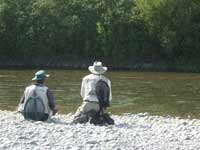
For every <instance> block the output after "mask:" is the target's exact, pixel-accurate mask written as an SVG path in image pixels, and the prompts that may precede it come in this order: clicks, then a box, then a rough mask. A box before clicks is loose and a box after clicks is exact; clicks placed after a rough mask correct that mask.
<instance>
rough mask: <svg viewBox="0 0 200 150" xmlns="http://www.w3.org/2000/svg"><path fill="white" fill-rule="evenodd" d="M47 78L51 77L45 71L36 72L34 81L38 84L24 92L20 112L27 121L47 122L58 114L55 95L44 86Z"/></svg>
mask: <svg viewBox="0 0 200 150" xmlns="http://www.w3.org/2000/svg"><path fill="white" fill-rule="evenodd" d="M47 77H49V75H47V74H46V73H45V71H44V70H40V71H38V72H36V73H35V77H34V78H33V79H32V80H34V81H36V83H35V84H34V85H30V86H28V87H26V89H25V91H24V94H23V96H22V98H21V100H20V104H19V106H20V107H19V108H18V110H19V111H20V112H22V114H23V116H24V118H25V119H27V120H35V121H45V120H47V119H48V118H49V117H50V116H51V115H55V114H56V112H57V109H56V106H55V102H54V97H53V94H52V92H51V91H50V89H49V88H48V87H46V86H45V85H44V81H45V79H46V78H47Z"/></svg>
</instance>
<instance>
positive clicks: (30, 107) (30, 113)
mask: <svg viewBox="0 0 200 150" xmlns="http://www.w3.org/2000/svg"><path fill="white" fill-rule="evenodd" d="M23 115H24V118H25V119H26V120H35V121H45V120H47V119H48V117H49V115H48V114H46V113H45V106H44V103H43V101H42V99H41V98H40V97H38V96H36V94H35V91H34V95H33V96H31V97H29V98H28V100H27V101H26V104H25V106H24V111H23Z"/></svg>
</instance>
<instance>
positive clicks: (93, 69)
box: [88, 66, 108, 74]
mask: <svg viewBox="0 0 200 150" xmlns="http://www.w3.org/2000/svg"><path fill="white" fill-rule="evenodd" d="M107 69H108V68H107V67H99V68H98V70H96V69H95V68H94V66H89V67H88V70H89V71H90V72H91V73H93V74H103V73H105V72H106V71H107Z"/></svg>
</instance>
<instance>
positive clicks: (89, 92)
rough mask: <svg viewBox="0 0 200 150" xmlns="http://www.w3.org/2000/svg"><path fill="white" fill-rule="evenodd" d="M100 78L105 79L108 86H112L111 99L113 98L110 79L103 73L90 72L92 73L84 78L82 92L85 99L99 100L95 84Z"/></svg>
mask: <svg viewBox="0 0 200 150" xmlns="http://www.w3.org/2000/svg"><path fill="white" fill-rule="evenodd" d="M99 80H103V81H105V82H106V83H107V84H108V86H109V88H110V96H109V101H111V100H112V92H111V82H110V80H109V79H108V78H106V77H105V76H103V75H95V74H90V75H87V76H85V77H84V78H83V79H82V84H81V92H80V94H81V96H82V98H83V100H84V101H85V100H88V101H92V102H98V98H97V96H96V92H95V85H96V83H97V82H98V81H99Z"/></svg>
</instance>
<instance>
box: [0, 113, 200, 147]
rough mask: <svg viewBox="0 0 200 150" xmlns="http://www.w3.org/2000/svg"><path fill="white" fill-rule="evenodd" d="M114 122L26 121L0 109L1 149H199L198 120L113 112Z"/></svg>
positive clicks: (63, 117)
mask: <svg viewBox="0 0 200 150" xmlns="http://www.w3.org/2000/svg"><path fill="white" fill-rule="evenodd" d="M112 118H113V119H114V120H115V125H111V126H95V125H92V124H89V123H86V124H71V119H72V115H71V114H68V115H61V114H58V115H56V116H54V117H52V119H51V120H50V121H47V122H40V121H38V122H34V121H26V120H24V118H23V117H22V116H21V114H19V113H16V112H11V111H0V150H7V149H9V150H27V149H30V150H49V149H50V150H65V149H66V150H67V149H72V150H200V120H199V119H180V118H177V117H162V116H152V115H149V114H148V113H139V114H124V115H121V116H117V115H113V116H112Z"/></svg>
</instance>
